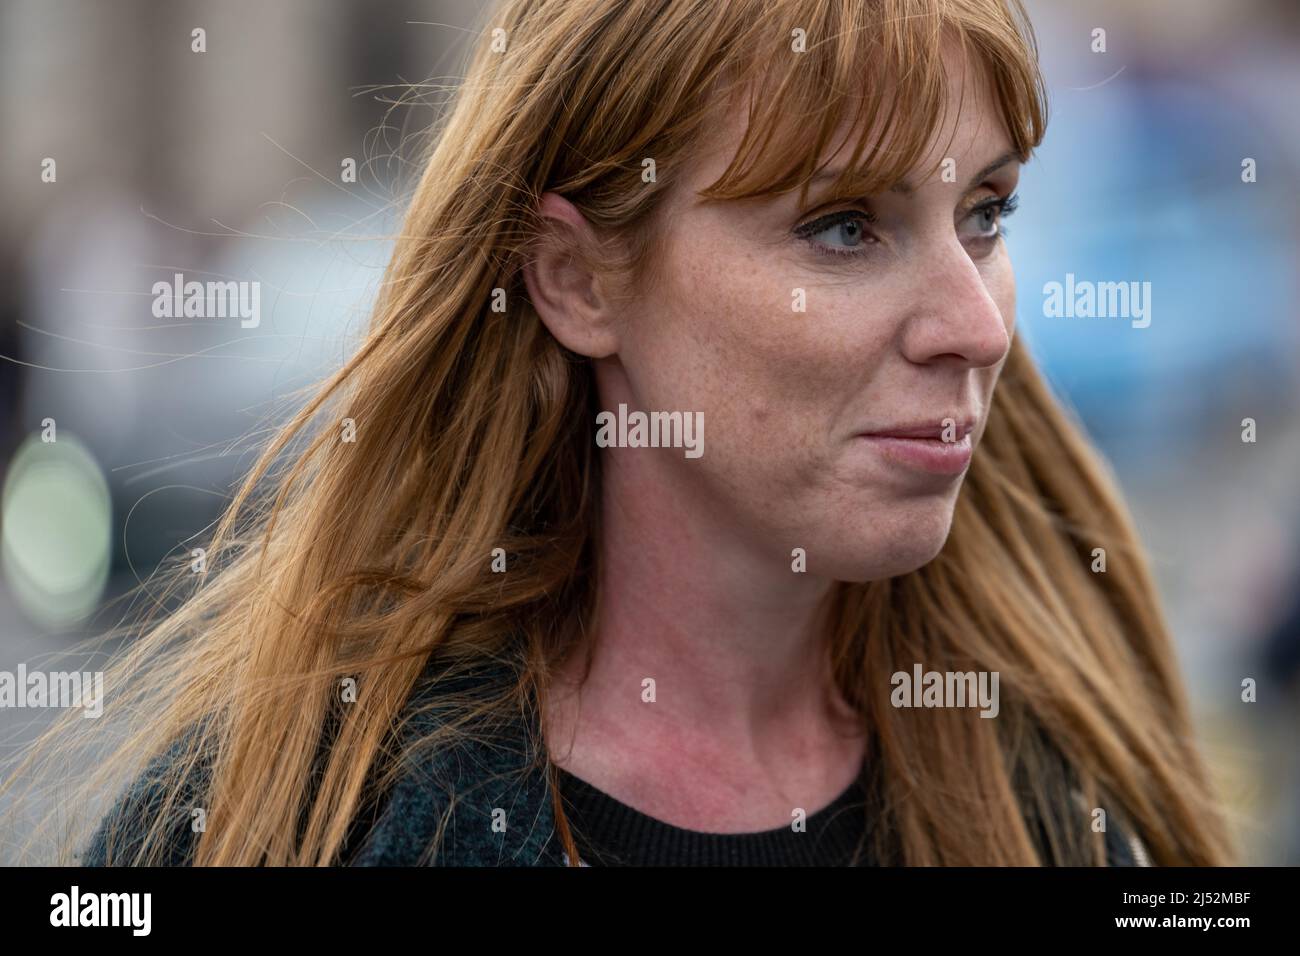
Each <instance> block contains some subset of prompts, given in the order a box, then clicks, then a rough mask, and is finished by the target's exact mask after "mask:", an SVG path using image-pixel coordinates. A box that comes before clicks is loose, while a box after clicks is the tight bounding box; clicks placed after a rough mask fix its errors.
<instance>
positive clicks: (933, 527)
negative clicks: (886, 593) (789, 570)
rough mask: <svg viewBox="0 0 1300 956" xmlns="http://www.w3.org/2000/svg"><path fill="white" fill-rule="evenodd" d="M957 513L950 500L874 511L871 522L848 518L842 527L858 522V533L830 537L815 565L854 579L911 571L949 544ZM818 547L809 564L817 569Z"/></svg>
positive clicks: (822, 571)
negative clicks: (894, 510) (879, 513)
mask: <svg viewBox="0 0 1300 956" xmlns="http://www.w3.org/2000/svg"><path fill="white" fill-rule="evenodd" d="M918 510H919V513H917V512H918ZM952 513H953V512H952V507H951V506H950V505H947V504H945V505H943V506H936V505H931V506H930V507H929V508H925V509H900V511H899V512H898V513H894V514H890V515H888V516H886V517H879V516H872V518H871V519H870V520H868V521H866V522H856V523H855V522H853V521H850V520H848V519H847V518H846V520H845V521H844V523H843V524H842V525H840V527H841V528H842V529H845V530H847V529H850V528H852V529H853V530H854V533H853V535H852V538H847V537H845V535H844V534H843V532H841V534H840V535H839V537H838V538H837V539H836V540H834V541H833V542H827V544H826V546H825V550H824V551H823V552H821V554H822V560H821V561H818V562H816V564H817V567H816V568H815V570H816V572H817V573H819V574H823V575H825V576H826V577H829V578H832V579H833V580H836V581H847V582H850V583H854V584H858V583H865V582H867V581H880V580H883V579H885V578H893V577H898V576H899V575H900V574H909V573H911V572H912V571H915V570H917V569H918V568H921V567H924V566H925V565H927V564H929V563H930V562H931V561H933V560H934V559H935V558H936V557H938V555H939V552H940V551H942V550H943V546H944V544H945V543H946V542H947V540H948V533H949V531H950V530H951V528H952ZM855 525H856V527H855ZM855 545H856V547H855ZM815 553H816V552H812V551H810V552H809V554H810V559H809V562H808V563H809V570H814V567H813V565H814V562H813V560H812V558H811V556H812V555H813V554H815Z"/></svg>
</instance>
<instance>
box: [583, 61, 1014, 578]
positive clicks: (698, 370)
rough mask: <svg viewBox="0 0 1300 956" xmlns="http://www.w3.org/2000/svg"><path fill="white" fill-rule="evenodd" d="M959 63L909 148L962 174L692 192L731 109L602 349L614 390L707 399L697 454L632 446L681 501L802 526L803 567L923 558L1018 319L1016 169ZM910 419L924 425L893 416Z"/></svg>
mask: <svg viewBox="0 0 1300 956" xmlns="http://www.w3.org/2000/svg"><path fill="white" fill-rule="evenodd" d="M949 62H950V63H951V62H952V61H949ZM950 79H951V80H952V81H953V82H952V83H951V84H950V87H951V91H952V92H951V101H950V104H949V110H948V114H947V115H948V116H949V117H950V119H949V121H948V123H947V125H946V126H945V127H944V128H942V129H940V130H939V131H938V133H937V134H936V136H935V138H934V140H933V141H932V142H933V143H934V144H935V145H933V146H932V147H931V149H930V151H929V153H928V155H927V156H925V157H924V158H923V160H922V162H920V163H919V164H918V166H917V170H922V169H924V170H928V169H931V168H933V167H934V166H935V165H936V164H937V163H938V162H939V161H940V160H943V159H945V158H946V159H951V160H952V163H947V164H945V166H946V167H947V168H948V169H949V170H951V174H950V175H948V176H946V177H945V175H944V169H942V168H941V169H939V170H937V171H936V172H935V173H934V174H933V175H931V176H929V177H928V178H924V180H923V181H922V178H921V175H920V174H918V173H915V171H914V175H912V176H909V177H908V179H907V181H906V182H905V183H904V185H903V187H901V188H898V189H895V190H892V191H889V192H886V193H884V194H883V195H876V196H871V197H863V198H862V199H860V200H857V201H854V200H848V201H833V202H830V203H829V204H828V203H827V202H826V200H825V199H824V190H825V187H826V186H827V185H829V182H823V183H821V184H820V185H817V184H815V185H814V186H813V187H812V189H811V190H810V192H809V195H808V205H807V206H805V207H803V208H801V207H800V205H799V196H798V191H797V190H796V191H794V192H791V193H788V194H785V195H782V196H777V197H766V198H763V199H761V200H753V201H743V202H720V203H700V202H696V201H695V193H696V191H697V190H699V189H702V188H704V187H705V186H707V185H709V184H711V183H712V182H713V181H714V180H715V179H717V177H718V176H719V175H720V174H721V173H722V171H723V170H724V168H725V167H726V165H727V162H728V160H729V158H730V157H731V156H732V155H733V154H734V152H735V148H736V146H737V144H738V143H739V140H740V135H741V133H742V127H741V125H740V124H741V123H742V122H743V116H742V115H740V114H739V113H736V114H734V115H732V116H731V117H730V121H729V123H728V124H727V125H725V126H723V125H719V126H718V127H717V128H716V132H715V134H714V135H713V138H712V139H711V140H710V141H709V142H707V143H706V144H704V148H702V149H701V151H700V152H699V153H698V154H697V156H696V157H694V159H693V161H692V162H691V163H690V164H689V165H688V166H687V167H685V168H683V169H682V171H681V181H680V182H679V183H677V184H674V185H673V186H671V187H670V188H669V193H668V195H667V196H666V197H665V199H664V201H665V203H666V204H667V205H666V206H665V207H664V208H663V209H662V217H661V219H660V222H661V223H663V224H664V225H663V226H661V228H662V229H664V230H665V231H666V235H665V242H664V247H663V248H664V253H663V254H664V256H665V258H664V259H663V260H662V261H661V268H659V269H658V270H657V276H656V279H655V282H654V285H653V288H649V289H646V290H644V292H643V293H641V294H640V295H639V296H638V297H637V298H636V299H634V300H633V302H632V303H631V305H630V306H629V307H628V308H626V309H625V310H624V311H623V312H622V313H621V318H620V319H619V321H618V347H617V355H616V356H614V357H612V358H607V359H602V360H600V361H598V362H597V382H598V386H599V388H600V392H601V399H602V407H604V408H607V409H613V408H617V404H618V403H619V402H626V403H627V404H628V406H629V408H632V409H641V410H644V411H646V412H650V411H683V412H686V411H689V412H697V411H698V412H702V413H703V423H704V439H705V440H704V453H703V455H702V456H701V457H698V458H692V457H687V456H685V455H684V454H683V453H682V452H681V451H680V450H673V449H653V450H652V449H642V450H640V451H639V452H632V453H631V454H633V455H635V454H652V455H654V456H655V457H654V463H653V465H649V464H648V463H647V465H646V467H650V468H653V469H654V470H655V480H656V481H657V482H658V483H660V484H661V485H662V483H663V482H668V483H669V484H670V486H671V491H672V493H673V497H674V500H675V501H677V502H678V503H679V506H680V508H681V513H680V518H681V519H682V520H685V521H689V522H694V523H695V524H696V527H697V529H698V530H701V531H702V530H704V529H706V528H707V529H709V530H710V531H711V532H716V533H721V534H725V535H731V536H733V537H734V538H735V539H736V542H737V544H739V545H741V546H743V547H746V548H747V549H750V550H753V551H756V552H757V553H759V554H761V555H766V554H767V553H768V552H770V554H771V557H772V561H773V562H774V566H775V564H776V563H777V562H780V563H783V564H784V565H785V566H786V567H787V568H788V567H789V565H790V562H791V561H792V558H791V552H792V549H794V548H802V549H804V551H805V553H806V555H807V571H808V573H809V574H812V575H817V576H825V577H829V578H833V579H837V580H850V581H864V580H873V579H877V578H882V577H889V576H893V575H896V574H902V573H905V572H908V571H911V570H914V569H915V568H917V567H919V566H921V565H922V564H924V563H926V562H928V561H929V560H931V559H932V558H933V557H934V556H935V555H936V554H937V553H938V552H939V550H940V548H941V547H942V546H943V543H944V541H945V539H946V537H947V535H948V531H949V527H950V525H951V521H952V514H953V508H954V504H955V502H956V499H957V494H958V492H959V490H960V488H961V483H962V480H963V477H964V474H965V471H966V467H967V464H968V457H969V450H970V448H971V446H972V443H978V440H979V437H980V434H981V433H982V431H983V427H984V423H985V420H986V417H987V415H988V411H989V405H990V401H991V397H992V392H993V387H994V384H995V382H996V381H997V377H998V374H999V372H1000V370H1001V367H1002V364H1003V362H1004V360H1005V358H1006V356H1007V353H1008V349H1009V347H1010V342H1011V336H1012V332H1013V322H1014V313H1015V290H1014V285H1013V279H1012V270H1011V262H1010V260H1009V259H1008V256H1007V251H1006V248H1005V246H1004V245H1003V242H1002V240H1001V239H1000V238H999V237H998V232H999V209H998V206H997V204H998V203H999V202H1000V201H1001V200H1004V199H1005V198H1006V197H1008V196H1010V195H1011V193H1012V191H1013V189H1014V188H1015V185H1016V180H1017V177H1018V175H1019V164H1018V162H1017V160H1016V159H1015V158H1014V157H1013V150H1012V147H1011V144H1010V142H1009V140H1008V138H1007V135H1006V133H1005V131H1004V128H1003V124H1002V122H1001V120H1000V118H999V115H998V113H997V111H996V106H995V104H994V103H993V101H992V98H991V94H990V93H989V92H988V91H987V90H986V88H985V87H984V85H983V83H981V82H977V81H976V78H975V77H974V76H973V75H972V74H970V73H967V74H966V75H965V80H964V85H965V102H964V103H963V104H961V106H960V112H958V108H959V100H960V99H961V96H962V90H961V86H962V85H963V83H962V81H961V80H960V79H959V75H954V74H952V73H951V72H950ZM837 142H844V140H837ZM846 153H847V149H843V150H842V151H841V155H837V156H835V157H832V158H831V162H830V163H829V165H828V166H827V167H826V168H827V170H829V171H830V172H832V173H833V172H834V171H836V170H838V169H839V168H840V162H841V161H842V160H843V159H844V154H846ZM954 174H955V176H954ZM661 175H662V172H661ZM945 178H949V179H952V178H955V181H953V182H945V181H944V179H945ZM799 290H802V293H800V291H799ZM801 294H802V297H803V300H804V302H805V304H806V306H805V311H797V310H796V305H797V304H798V297H799V296H800V295H801ZM945 425H949V427H948V429H947V434H946V436H944V435H943V434H942V432H943V429H944V427H945ZM968 427H969V429H970V435H969V436H967V434H966V432H967V428H968ZM917 428H922V429H929V431H930V432H931V433H932V434H933V436H934V437H932V438H910V439H909V438H898V437H895V438H889V437H884V436H883V435H882V433H887V432H896V431H900V430H912V429H917ZM871 436H874V437H871ZM945 437H946V438H947V439H951V440H948V441H945ZM624 455H625V458H624V459H623V460H624V461H626V460H628V459H627V457H626V456H627V455H628V453H624Z"/></svg>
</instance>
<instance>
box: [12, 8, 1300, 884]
mask: <svg viewBox="0 0 1300 956" xmlns="http://www.w3.org/2000/svg"><path fill="white" fill-rule="evenodd" d="M481 6H482V4H479V3H471V2H465V0H438V2H435V0H419V2H417V0H385V2H382V3H362V2H360V0H351V2H349V0H221V2H185V0H172V2H169V3H166V4H161V3H149V2H145V0H117V2H114V3H102V2H99V3H96V2H93V0H0V130H2V131H3V133H4V140H5V146H4V149H3V155H4V162H3V163H0V182H2V183H3V190H4V193H3V194H4V197H5V216H4V217H3V219H0V474H2V475H3V478H2V481H3V489H4V490H3V510H2V511H0V539H2V540H0V670H7V671H15V670H16V669H17V667H18V665H19V664H20V663H23V662H25V663H27V664H28V666H30V667H33V668H36V667H37V666H38V664H37V663H36V662H38V661H39V660H40V659H41V658H42V657H43V656H45V655H47V654H49V653H51V652H57V651H60V650H64V649H67V648H70V647H72V646H74V645H75V644H76V643H77V642H78V641H79V640H81V639H83V638H85V637H86V636H88V635H90V634H94V633H100V632H102V631H104V630H105V629H107V628H109V627H112V626H113V625H114V624H116V623H117V622H118V618H119V617H120V616H121V613H122V606H121V604H120V603H118V602H115V599H116V598H118V597H120V596H121V595H122V594H124V593H126V592H127V591H128V590H129V589H130V588H132V587H134V586H135V585H136V584H137V583H138V582H139V581H141V580H143V579H145V578H147V577H148V575H149V574H150V573H151V572H152V571H153V569H154V568H156V567H157V565H158V564H159V562H160V561H161V560H162V559H163V558H164V557H165V556H167V555H173V556H174V555H176V554H178V553H179V554H186V553H188V552H189V550H190V549H191V548H192V547H195V546H197V544H196V541H195V536H201V534H202V532H203V530H204V529H205V528H206V527H207V526H208V525H209V524H210V523H211V522H212V521H213V520H214V519H215V518H216V517H217V515H218V514H219V512H220V509H221V507H222V505H223V503H224V502H225V501H226V500H227V497H228V495H229V492H230V489H231V486H232V483H233V482H235V481H236V480H237V479H238V478H239V476H240V475H241V474H242V473H243V471H244V470H245V469H246V468H248V467H249V465H250V464H251V461H252V457H251V449H252V448H253V447H254V444H255V442H256V440H257V439H258V437H260V436H261V435H262V434H264V431H265V429H266V428H268V427H270V426H271V425H273V424H274V423H275V422H276V421H278V420H280V419H281V418H282V417H283V416H284V415H286V414H287V413H288V412H290V411H291V410H292V409H293V407H294V405H295V403H296V402H298V401H299V400H300V398H299V390H300V389H302V388H304V387H306V386H309V385H310V384H311V383H312V382H315V381H317V380H318V379H319V378H320V377H321V376H323V375H325V374H327V373H328V372H329V371H331V370H332V369H333V368H335V367H337V366H338V365H339V364H340V363H341V362H342V361H343V360H344V358H345V357H346V356H347V354H348V353H349V351H350V349H352V348H354V347H355V345H356V343H357V340H358V336H359V334H360V332H361V331H362V329H363V328H364V324H365V321H366V319H367V310H368V306H369V303H370V302H371V300H372V298H373V296H374V293H375V290H376V288H377V284H378V281H379V279H380V276H381V273H382V269H383V265H384V263H385V261H386V258H387V255H388V251H389V249H390V245H389V241H388V239H387V238H386V237H387V236H388V235H390V234H391V233H392V232H393V231H394V230H395V229H396V228H397V226H398V223H399V217H400V213H401V208H400V194H401V190H402V189H403V188H404V186H405V184H406V183H407V182H408V181H409V177H410V175H411V173H412V170H411V168H410V165H409V164H410V163H411V162H412V160H414V159H415V158H417V156H418V147H419V145H421V144H422V142H423V139H422V133H423V132H424V131H425V130H426V129H427V127H428V125H429V123H430V121H431V120H432V119H433V117H434V107H436V105H437V103H438V102H439V101H440V99H441V95H440V94H439V93H438V90H437V87H438V86H440V85H442V84H449V83H454V82H455V79H456V74H457V71H458V70H459V69H460V68H461V63H462V55H463V44H464V43H465V41H466V40H467V38H469V37H472V36H473V31H474V29H476V28H477V26H478V24H479V17H480V7H481ZM1027 6H1028V8H1029V11H1030V15H1031V18H1032V19H1033V22H1034V25H1035V28H1036V30H1037V33H1038V38H1039V45H1040V51H1041V57H1042V64H1043V68H1044V71H1045V74H1046V77H1047V80H1048V85H1049V92H1050V97H1051V120H1050V123H1049V127H1048V135H1047V140H1046V142H1045V144H1044V146H1043V148H1042V149H1041V151H1040V153H1039V154H1038V157H1037V158H1036V160H1035V161H1034V162H1033V163H1031V164H1030V165H1029V166H1028V167H1027V168H1026V170H1025V174H1024V176H1023V177H1022V185H1021V188H1020V190H1019V192H1020V196H1021V199H1022V204H1021V211H1020V212H1019V213H1017V215H1016V216H1015V218H1014V219H1012V220H1011V222H1010V230H1009V231H1010V233H1011V235H1010V238H1009V243H1010V247H1011V250H1012V256H1013V259H1014V261H1015V263H1016V269H1017V283H1018V287H1019V303H1020V304H1019V314H1018V323H1019V329H1020V334H1022V335H1024V336H1025V337H1026V339H1027V340H1028V342H1029V344H1030V346H1031V348H1032V350H1033V351H1034V352H1035V354H1036V355H1037V356H1038V357H1039V360H1040V362H1041V364H1042V366H1043V368H1044V369H1045V372H1046V374H1047V376H1048V378H1049V380H1050V381H1051V382H1052V383H1053V385H1054V387H1055V388H1056V390H1057V392H1058V394H1060V396H1061V397H1062V399H1063V401H1065V403H1066V404H1067V405H1069V406H1071V407H1073V408H1074V409H1075V410H1076V411H1077V413H1078V414H1079V416H1080V417H1081V419H1082V420H1083V422H1084V423H1085V425H1086V427H1087V428H1088V430H1089V432H1090V433H1091V435H1092V436H1093V438H1094V440H1095V441H1096V442H1097V443H1098V445H1099V446H1100V447H1101V448H1102V450H1103V452H1104V453H1105V454H1106V455H1107V457H1108V458H1109V459H1110V461H1111V462H1112V463H1113V465H1114V468H1115V471H1116V474H1117V476H1118V478H1119V480H1120V483H1121V485H1122V486H1123V488H1124V491H1125V492H1126V494H1127V495H1128V499H1129V502H1130V504H1131V506H1132V508H1133V511H1134V514H1135V517H1136V519H1137V522H1138V525H1139V528H1140V530H1141V532H1142V534H1143V536H1144V539H1145V541H1146V543H1147V545H1148V546H1149V548H1150V551H1151V556H1152V560H1153V562H1154V568H1155V571H1156V574H1157V576H1158V580H1159V584H1160V587H1161V590H1162V594H1163V597H1164V600H1165V606H1166V609H1167V613H1168V615H1169V620H1170V624H1171V626H1172V630H1173V633H1174V637H1175V639H1176V641H1177V643H1178V648H1179V654H1180V660H1181V663H1182V666H1183V668H1184V671H1185V674H1186V677H1187V680H1188V689H1189V693H1190V702H1191V705H1192V708H1193V711H1194V714H1195V718H1196V722H1197V725H1198V728H1199V730H1200V733H1201V735H1202V740H1203V741H1204V743H1205V748H1206V752H1207V755H1208V757H1209V759H1210V761H1211V763H1212V765H1213V768H1214V771H1215V773H1216V775H1217V776H1218V777H1219V780H1220V785H1221V787H1222V788H1223V791H1224V792H1225V793H1226V794H1227V795H1228V796H1229V798H1230V800H1231V802H1232V807H1233V810H1234V811H1236V813H1237V814H1238V815H1239V817H1240V829H1239V835H1240V839H1241V841H1242V845H1243V847H1244V848H1245V851H1246V854H1245V862H1248V863H1259V864H1296V863H1300V490H1298V489H1300V481H1298V480H1297V471H1298V470H1300V315H1298V310H1297V306H1296V303H1297V295H1298V294H1300V288H1297V282H1298V280H1297V268H1296V266H1297V260H1298V258H1300V203H1298V201H1297V188H1296V183H1297V182H1300V124H1297V122H1296V101H1297V95H1298V94H1300V5H1298V4H1296V3H1295V2H1294V0H1145V2H1144V3H1142V4H1133V3H1131V2H1124V0H1116V2H1086V3H1085V2H1080V3H1063V2H1061V0H1034V2H1029V3H1028V4H1027ZM200 27H201V28H202V29H203V30H204V31H205V35H204V41H205V46H206V50H205V52H201V53H200V52H195V51H194V50H193V49H192V47H193V46H194V43H195V41H194V37H193V34H192V31H193V30H194V29H195V28H200ZM1097 29H1101V30H1104V31H1105V48H1104V51H1102V50H1100V49H1095V48H1096V47H1097V46H1098V40H1097V36H1098V35H1097V34H1095V33H1094V31H1095V30H1097ZM399 99H400V100H401V103H400V104H399V102H398V100H399ZM1246 159H1251V160H1253V161H1254V162H1253V164H1252V165H1253V168H1254V177H1253V178H1254V181H1253V182H1245V181H1243V161H1244V160H1246ZM49 160H53V164H51V163H49V162H48V161H49ZM349 160H351V161H352V163H353V164H354V165H355V170H356V175H355V181H350V180H349V179H348V178H347V175H346V167H347V163H348V161H349ZM1247 178H1249V177H1247ZM176 273H182V274H183V275H184V277H185V280H186V281H199V282H209V281H235V282H239V281H254V280H255V281H257V282H260V288H261V299H260V321H259V323H258V324H257V325H256V327H247V328H246V327H243V325H242V324H241V322H240V321H239V319H238V318H229V319H211V318H198V319H195V318H189V319H187V318H185V317H184V316H181V317H158V316H156V315H155V314H154V310H153V302H154V295H153V292H152V291H151V290H152V288H153V286H154V283H156V282H159V281H163V282H167V283H168V284H171V283H172V281H173V277H174V275H175V274H176ZM1067 273H1069V274H1073V275H1074V276H1075V277H1076V279H1077V280H1091V281H1146V282H1150V283H1151V290H1152V292H1151V302H1150V304H1151V324H1150V325H1149V326H1148V327H1146V328H1135V327H1133V325H1132V324H1131V323H1130V322H1129V321H1126V320H1123V319H1083V318H1050V317H1045V316H1044V310H1043V286H1044V284H1045V283H1047V282H1053V281H1055V282H1062V283H1064V282H1065V281H1066V275H1067ZM1244 419H1252V420H1253V421H1254V423H1255V436H1254V437H1255V440H1254V441H1253V442H1247V441H1243V438H1242V433H1243V420H1244ZM51 435H54V436H57V440H56V441H54V442H50V441H48V440H44V441H43V440H42V437H43V436H46V437H47V438H48V437H49V436H51ZM76 666H77V665H76V664H75V663H69V664H64V665H61V667H62V668H63V669H74V668H75V667H76ZM1247 678H1249V679H1251V680H1253V681H1254V682H1255V686H1256V694H1257V700H1256V702H1254V703H1244V702H1243V701H1242V682H1243V680H1245V679H1247ZM50 716H52V715H51V714H50V713H49V712H45V711H40V710H31V709H23V710H13V709H0V761H3V760H4V759H6V758H7V757H8V756H10V755H11V754H12V753H14V752H15V751H16V749H17V748H19V747H20V746H21V745H22V744H23V743H24V742H25V741H28V740H30V739H31V738H32V736H34V735H35V734H36V733H38V732H39V730H40V729H41V727H42V726H44V724H45V723H46V721H47V720H48V719H49V718H50Z"/></svg>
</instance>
